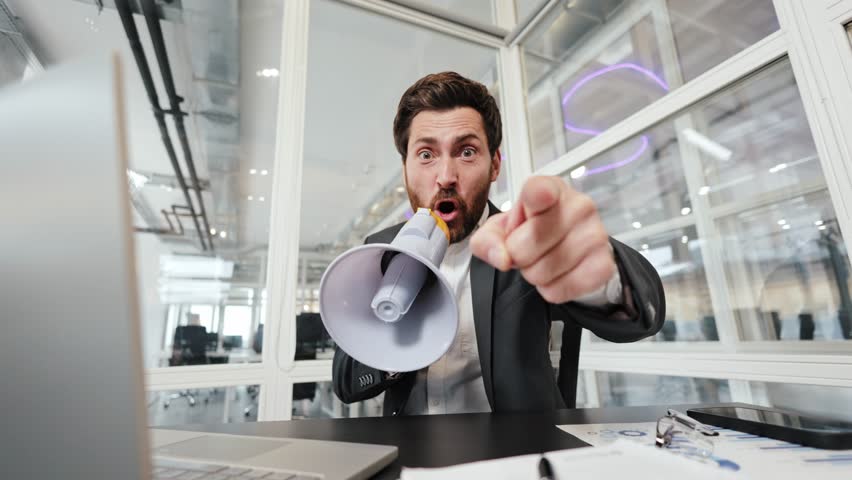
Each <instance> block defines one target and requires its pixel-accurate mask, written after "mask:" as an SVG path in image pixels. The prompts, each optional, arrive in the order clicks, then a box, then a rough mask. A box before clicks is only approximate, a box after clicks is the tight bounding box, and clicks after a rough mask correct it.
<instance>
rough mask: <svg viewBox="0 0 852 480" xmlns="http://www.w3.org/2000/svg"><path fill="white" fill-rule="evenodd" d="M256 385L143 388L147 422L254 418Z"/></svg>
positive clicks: (198, 421) (151, 423) (250, 420)
mask: <svg viewBox="0 0 852 480" xmlns="http://www.w3.org/2000/svg"><path fill="white" fill-rule="evenodd" d="M259 394H260V387H259V386H258V385H249V386H240V387H217V388H192V389H185V390H171V391H156V392H147V393H146V395H145V397H146V401H147V404H148V425H150V426H152V427H165V426H169V425H188V424H213V423H242V422H256V421H257V402H258V395H259Z"/></svg>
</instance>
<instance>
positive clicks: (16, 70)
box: [0, 13, 29, 87]
mask: <svg viewBox="0 0 852 480" xmlns="http://www.w3.org/2000/svg"><path fill="white" fill-rule="evenodd" d="M0 15H3V14H2V13H0ZM3 22H4V18H2V17H0V87H3V86H5V85H9V84H12V83H16V82H18V81H20V80H21V79H23V78H24V77H25V76H26V74H27V71H28V70H29V65H27V59H26V57H24V56H23V55H22V54H21V52H20V50H18V46H17V45H15V42H13V41H12V34H10V33H5V32H3V30H2V27H3Z"/></svg>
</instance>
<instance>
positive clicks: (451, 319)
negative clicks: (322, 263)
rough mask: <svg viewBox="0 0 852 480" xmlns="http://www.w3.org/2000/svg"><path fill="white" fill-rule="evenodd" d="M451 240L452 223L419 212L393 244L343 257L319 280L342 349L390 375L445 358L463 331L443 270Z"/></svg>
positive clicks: (327, 318)
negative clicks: (459, 326)
mask: <svg viewBox="0 0 852 480" xmlns="http://www.w3.org/2000/svg"><path fill="white" fill-rule="evenodd" d="M449 238H450V234H449V229H448V228H447V224H446V223H445V222H444V221H443V220H442V219H441V218H440V217H438V216H437V215H436V214H435V213H434V212H432V211H431V210H429V209H426V208H420V209H418V210H417V212H416V213H415V214H414V216H412V217H411V219H410V220H409V221H408V222H406V223H405V225H403V227H402V229H401V230H400V231H399V233H398V234H397V235H396V238H394V240H393V242H391V243H389V244H387V243H372V244H367V245H362V246H359V247H355V248H352V249H350V250H347V251H346V252H344V253H343V254H341V255H340V256H339V257H337V258H336V259H335V260H334V261H333V262H332V263H331V265H329V267H328V268H327V269H326V271H325V273H324V274H323V277H322V280H321V281H320V293H319V303H320V315H321V316H322V321H323V323H324V324H325V328H326V330H327V331H328V333H329V335H331V338H332V339H334V341H335V342H336V343H337V346H338V348H342V349H343V351H344V352H346V353H347V354H349V355H350V356H351V357H352V358H354V359H355V360H358V361H359V362H361V363H363V364H365V365H367V366H370V367H373V368H377V369H380V370H384V371H389V372H410V371H414V370H419V369H421V368H424V367H426V366H429V365H430V364H432V363H434V362H435V361H436V360H438V359H439V358H441V356H442V355H443V354H444V353H445V352H446V351H447V349H448V348H450V345H451V344H452V341H453V338H454V337H455V335H456V330H457V328H458V307H457V305H456V298H455V295H454V294H453V291H452V289H451V288H450V285H449V282H447V279H446V278H444V276H443V275H442V274H441V271H440V270H439V266H440V265H441V261H442V260H443V259H444V254H445V253H446V251H447V246H448V245H449ZM387 256H391V258H390V261H389V262H388V261H387ZM383 259H384V260H385V262H384V263H385V265H386V268H384V269H383V268H382V264H383Z"/></svg>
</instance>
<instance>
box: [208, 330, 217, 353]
mask: <svg viewBox="0 0 852 480" xmlns="http://www.w3.org/2000/svg"><path fill="white" fill-rule="evenodd" d="M218 349H219V334H218V333H216V332H210V333H208V334H207V351H208V352H215V351H216V350H218Z"/></svg>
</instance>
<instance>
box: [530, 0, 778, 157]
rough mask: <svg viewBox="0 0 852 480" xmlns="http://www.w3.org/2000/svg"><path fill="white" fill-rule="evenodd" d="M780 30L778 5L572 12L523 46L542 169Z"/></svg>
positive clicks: (673, 0)
mask: <svg viewBox="0 0 852 480" xmlns="http://www.w3.org/2000/svg"><path fill="white" fill-rule="evenodd" d="M777 29H778V20H777V18H776V16H775V12H774V9H773V6H772V1H771V0H748V1H740V0H726V1H719V2H714V3H713V4H712V5H710V6H708V5H706V2H700V1H699V0H668V2H666V4H665V5H662V4H660V3H657V2H643V1H640V0H631V1H625V0H607V1H591V0H589V1H572V2H563V4H562V5H561V6H560V7H559V8H555V9H553V11H552V12H551V13H550V14H549V15H548V16H546V17H545V18H544V19H543V20H542V21H541V22H540V23H539V24H538V25H537V26H536V28H535V30H534V31H533V33H532V34H531V35H530V36H529V37H528V38H527V39H526V40H525V41H524V44H523V45H522V47H523V53H524V55H523V56H524V64H525V69H526V81H527V92H528V95H527V96H528V99H529V107H528V108H529V118H530V136H531V139H530V140H531V143H532V145H533V151H534V155H533V161H534V166H535V168H536V169H538V168H541V167H542V166H544V165H546V164H547V163H549V162H551V161H553V160H554V159H555V158H556V157H555V155H559V154H561V153H563V152H564V151H565V150H570V149H572V148H574V147H576V146H577V145H580V144H581V143H583V142H585V141H586V140H588V139H590V138H592V137H595V136H597V135H599V134H600V133H601V132H603V131H605V130H606V129H608V128H609V127H611V126H613V125H615V124H616V123H618V122H619V121H621V120H623V119H625V118H627V117H628V116H630V115H631V114H633V113H635V112H636V111H638V110H640V109H641V108H643V107H645V106H647V105H649V104H651V103H653V102H654V101H655V100H657V99H659V98H661V97H662V96H664V95H665V94H666V93H668V92H669V91H670V90H672V89H674V88H677V87H678V86H680V85H682V84H683V83H685V82H687V81H689V80H692V79H693V78H695V77H696V76H698V75H700V74H701V73H704V72H705V71H707V70H708V69H710V68H711V67H713V66H715V65H718V64H719V63H720V62H722V61H724V60H726V59H727V58H729V57H730V56H732V55H734V54H736V53H738V52H740V51H742V50H743V49H745V48H747V47H748V46H750V45H752V44H754V43H756V42H757V41H759V40H761V39H762V38H764V37H766V36H767V35H768V34H770V33H772V32H774V31H776V30H777ZM670 52H671V53H674V54H675V55H676V58H677V62H676V63H671V62H665V61H664V60H663V59H665V58H669V55H670ZM541 102H547V103H549V104H550V107H549V108H550V109H551V111H552V113H558V115H555V114H551V115H534V112H533V105H536V107H535V108H536V109H537V110H539V111H540V110H541V109H542V108H544V107H543V106H542V105H541ZM546 131H552V132H553V134H552V135H546V136H542V132H546ZM548 144H549V145H551V147H550V148H547V147H545V146H544V145H548Z"/></svg>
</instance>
